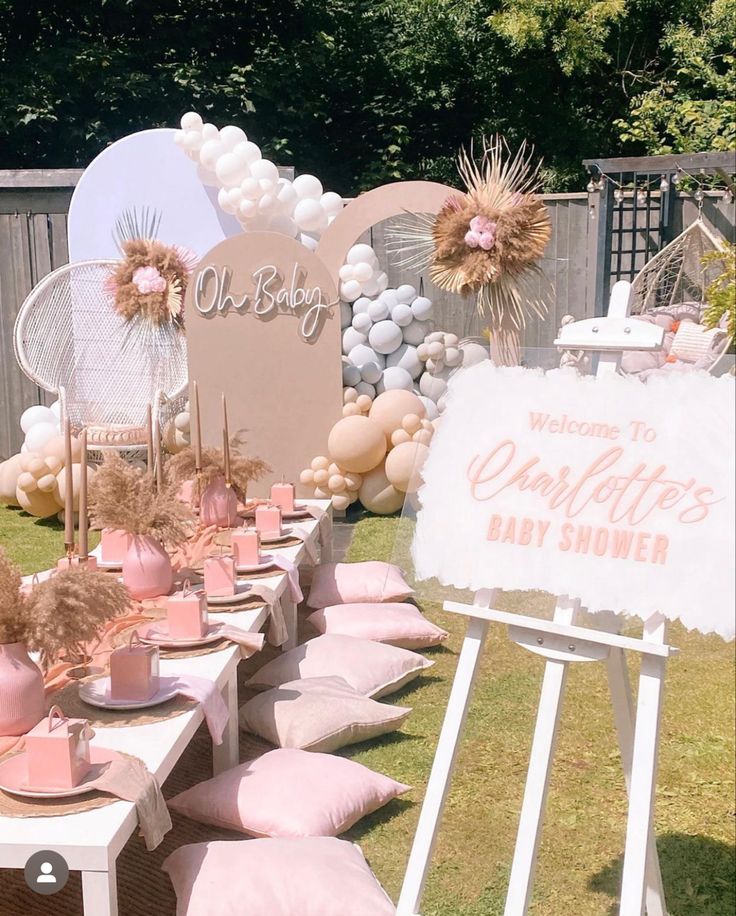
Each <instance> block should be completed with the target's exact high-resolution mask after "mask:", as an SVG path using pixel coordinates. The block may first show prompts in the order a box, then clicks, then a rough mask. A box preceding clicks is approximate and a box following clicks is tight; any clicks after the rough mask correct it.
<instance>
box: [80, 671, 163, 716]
mask: <svg viewBox="0 0 736 916" xmlns="http://www.w3.org/2000/svg"><path fill="white" fill-rule="evenodd" d="M109 692H110V678H109V677H100V678H96V679H95V680H94V681H87V682H86V683H82V684H80V685H79V699H80V700H83V701H84V702H85V703H88V704H89V705H90V706H97V707H98V708H99V709H121V710H122V709H148V707H149V706H158V705H160V704H161V703H165V702H166V701H167V700H171V699H173V698H174V697H175V696H176V690H174V689H173V687H172V686H171V685H170V684H169V685H166V686H165V687H161V688H160V689H159V690H157V691H156V693H154V695H153V696H152V697H149V698H148V699H147V700H112V699H110V696H109Z"/></svg>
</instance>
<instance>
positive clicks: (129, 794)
mask: <svg viewBox="0 0 736 916" xmlns="http://www.w3.org/2000/svg"><path fill="white" fill-rule="evenodd" d="M89 785H90V786H94V787H95V789H99V790H100V792H107V793H108V794H109V795H116V796H117V797H118V798H122V799H123V800H124V801H129V802H133V803H134V804H135V808H136V812H137V813H138V827H139V829H140V832H141V835H142V836H143V839H144V840H145V843H146V849H148V850H149V851H150V850H151V849H155V848H156V847H157V846H158V845H159V843H160V842H161V840H163V838H164V837H165V836H166V834H167V833H168V832H169V830H171V816H170V814H169V809H168V808H167V807H166V802H165V801H164V797H163V795H162V794H161V789H160V787H159V784H158V782H157V781H156V779H155V778H154V777H153V776H152V775H151V773H149V772H148V770H147V769H146V767H145V765H144V764H143V763H142V762H141V761H140V760H136V759H133V758H131V757H122V758H120V759H119V760H113V761H112V762H111V763H110V764H109V765H108V766H107V767H106V768H105V771H104V772H103V773H102V774H101V775H100V776H98V777H97V779H95V780H93V781H92V782H90V783H89Z"/></svg>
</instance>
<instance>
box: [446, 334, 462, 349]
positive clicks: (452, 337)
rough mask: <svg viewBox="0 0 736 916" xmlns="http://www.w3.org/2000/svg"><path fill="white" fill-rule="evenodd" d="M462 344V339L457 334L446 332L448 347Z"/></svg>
mask: <svg viewBox="0 0 736 916" xmlns="http://www.w3.org/2000/svg"><path fill="white" fill-rule="evenodd" d="M459 344H460V339H459V338H458V336H457V334H447V333H446V334H445V346H446V347H457V346H458V345H459Z"/></svg>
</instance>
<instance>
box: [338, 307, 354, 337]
mask: <svg viewBox="0 0 736 916" xmlns="http://www.w3.org/2000/svg"><path fill="white" fill-rule="evenodd" d="M352 323H353V309H352V308H351V306H350V303H349V302H341V303H340V327H341V328H342V330H343V331H344V330H345V328H349V327H350V326H351V325H352Z"/></svg>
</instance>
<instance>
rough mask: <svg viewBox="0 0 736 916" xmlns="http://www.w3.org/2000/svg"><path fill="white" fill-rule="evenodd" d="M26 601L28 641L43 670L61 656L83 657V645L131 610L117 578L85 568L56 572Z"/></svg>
mask: <svg viewBox="0 0 736 916" xmlns="http://www.w3.org/2000/svg"><path fill="white" fill-rule="evenodd" d="M26 600H27V602H28V604H29V605H30V614H29V615H28V620H29V626H28V634H27V637H26V641H27V644H28V647H29V648H30V649H34V650H36V651H38V652H39V653H40V656H41V667H42V668H48V666H49V665H51V664H53V662H55V661H56V660H57V659H58V658H59V656H60V654H61V653H62V652H63V653H64V654H65V655H67V656H73V655H84V644H85V643H89V642H91V641H92V640H93V639H96V638H97V637H98V635H99V633H100V631H101V629H102V627H103V626H104V624H105V623H107V621H108V620H110V619H111V618H113V617H118V616H119V615H121V614H125V612H126V611H127V610H128V608H129V606H130V595H129V594H128V590H127V589H126V588H125V586H124V585H122V584H121V583H120V582H118V581H117V580H116V579H115V577H114V576H109V575H107V574H106V573H103V572H98V571H97V570H92V569H85V567H83V566H80V567H79V568H76V569H75V568H73V569H69V570H62V571H61V572H57V573H56V574H55V575H53V576H51V577H50V578H49V579H46V581H45V582H41V583H40V584H39V585H36V586H35V587H34V589H33V591H32V592H31V594H30V596H29V597H28V598H27V599H26Z"/></svg>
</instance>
